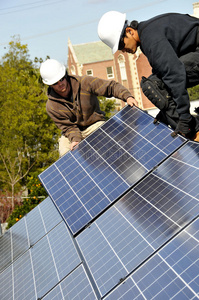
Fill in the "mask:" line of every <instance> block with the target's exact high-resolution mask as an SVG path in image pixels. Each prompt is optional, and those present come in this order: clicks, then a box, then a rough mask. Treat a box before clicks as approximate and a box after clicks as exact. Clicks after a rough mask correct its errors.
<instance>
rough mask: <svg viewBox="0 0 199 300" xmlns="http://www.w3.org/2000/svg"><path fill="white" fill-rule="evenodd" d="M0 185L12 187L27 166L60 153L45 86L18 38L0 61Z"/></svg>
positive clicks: (38, 164) (21, 181)
mask: <svg viewBox="0 0 199 300" xmlns="http://www.w3.org/2000/svg"><path fill="white" fill-rule="evenodd" d="M0 71H1V72H0V90H1V93H0V106H1V110H0V127H1V135H0V187H1V189H3V190H10V191H12V195H13V197H14V192H15V191H14V188H17V189H20V186H22V185H25V184H26V179H27V175H28V173H29V172H30V170H32V171H34V170H37V169H38V168H41V167H47V166H49V165H50V164H52V163H53V162H54V161H55V160H56V159H57V158H58V156H59V154H58V151H57V148H56V146H55V145H57V139H58V136H59V133H60V132H59V130H58V129H57V127H56V126H55V124H54V123H53V122H52V121H51V119H50V118H49V116H48V115H47V113H46V100H47V96H46V87H44V85H43V83H41V81H40V74H39V69H38V68H35V66H34V64H33V62H32V61H30V60H29V54H28V48H27V45H22V44H21V42H20V40H19V38H15V39H14V40H13V41H11V42H10V43H9V51H8V53H6V54H5V55H4V56H3V58H2V60H1V64H0Z"/></svg>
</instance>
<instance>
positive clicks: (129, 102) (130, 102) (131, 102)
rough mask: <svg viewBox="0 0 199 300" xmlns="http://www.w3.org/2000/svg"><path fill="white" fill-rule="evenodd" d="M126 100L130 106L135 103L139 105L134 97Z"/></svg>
mask: <svg viewBox="0 0 199 300" xmlns="http://www.w3.org/2000/svg"><path fill="white" fill-rule="evenodd" d="M126 102H127V104H128V105H130V106H133V105H135V106H138V102H137V101H136V100H135V98H133V97H128V98H127V100H126Z"/></svg>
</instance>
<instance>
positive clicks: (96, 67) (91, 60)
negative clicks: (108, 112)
mask: <svg viewBox="0 0 199 300" xmlns="http://www.w3.org/2000/svg"><path fill="white" fill-rule="evenodd" d="M68 72H69V74H71V75H72V74H73V75H91V76H96V77H100V78H103V79H108V80H111V79H114V80H116V81H118V82H120V83H122V84H123V85H124V86H125V87H126V88H128V89H129V90H130V92H131V93H132V94H133V95H134V96H135V98H136V100H137V101H138V105H139V107H140V108H141V109H144V110H148V109H151V108H154V106H153V104H152V103H151V102H150V101H149V100H148V99H147V98H146V97H145V96H144V94H143V93H142V90H141V88H140V81H141V77H142V76H146V77H148V76H149V75H150V74H151V67H150V65H149V63H148V60H147V58H146V57H145V56H144V55H143V53H142V52H141V51H139V50H138V51H137V52H136V54H134V55H132V54H128V53H122V52H121V51H117V52H116V53H115V54H114V55H113V54H112V52H111V49H110V48H109V47H108V46H106V45H105V44H104V43H102V42H101V41H98V42H92V43H85V44H79V45H72V43H71V41H70V39H69V40H68ZM122 104H123V103H122V102H121V101H117V107H118V110H119V109H120V108H121V106H122Z"/></svg>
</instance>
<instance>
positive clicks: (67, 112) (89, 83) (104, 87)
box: [46, 76, 132, 142]
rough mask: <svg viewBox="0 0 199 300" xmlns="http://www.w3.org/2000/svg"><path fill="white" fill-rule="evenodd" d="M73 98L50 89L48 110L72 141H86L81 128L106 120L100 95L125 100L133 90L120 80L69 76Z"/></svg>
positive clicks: (63, 132)
mask: <svg viewBox="0 0 199 300" xmlns="http://www.w3.org/2000/svg"><path fill="white" fill-rule="evenodd" d="M67 80H69V82H70V84H71V89H72V97H71V99H68V100H66V99H64V98H62V97H61V96H59V95H58V94H57V93H55V91H54V90H53V89H52V88H51V87H49V88H48V101H47V103H46V110H47V113H48V115H49V116H50V117H51V118H52V120H53V121H54V122H55V124H56V125H57V127H58V128H59V129H61V131H62V134H63V135H65V136H66V137H67V138H68V139H69V140H70V142H74V141H75V142H80V141H81V140H82V136H81V130H83V129H85V128H86V127H88V126H89V125H91V124H94V123H95V122H97V121H102V120H105V118H104V112H102V111H101V110H100V107H99V101H98V98H97V96H105V97H115V98H119V99H121V100H123V101H126V99H127V98H128V97H130V96H132V95H131V93H130V92H129V91H128V90H127V89H126V88H125V87H124V86H122V85H121V84H120V83H118V82H115V81H113V80H111V81H109V80H103V79H100V78H96V77H92V76H82V77H81V76H68V79H67Z"/></svg>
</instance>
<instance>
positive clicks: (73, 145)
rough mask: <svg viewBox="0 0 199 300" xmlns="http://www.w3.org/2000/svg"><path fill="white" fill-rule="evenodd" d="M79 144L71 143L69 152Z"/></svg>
mask: <svg viewBox="0 0 199 300" xmlns="http://www.w3.org/2000/svg"><path fill="white" fill-rule="evenodd" d="M78 144H79V142H72V143H71V144H70V150H73V149H74V148H75V146H77V145H78Z"/></svg>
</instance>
